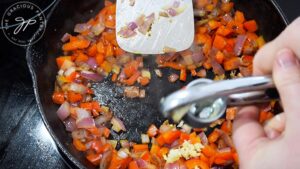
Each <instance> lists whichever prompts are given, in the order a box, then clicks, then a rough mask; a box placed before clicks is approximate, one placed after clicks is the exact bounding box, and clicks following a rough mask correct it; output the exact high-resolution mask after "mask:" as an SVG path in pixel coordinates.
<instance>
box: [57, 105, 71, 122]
mask: <svg viewBox="0 0 300 169" xmlns="http://www.w3.org/2000/svg"><path fill="white" fill-rule="evenodd" d="M56 113H57V116H58V118H59V119H60V120H61V121H64V120H65V119H66V118H67V117H68V116H69V115H70V104H69V103H68V102H64V103H63V104H62V105H61V106H60V107H59V108H58V110H57V112H56Z"/></svg>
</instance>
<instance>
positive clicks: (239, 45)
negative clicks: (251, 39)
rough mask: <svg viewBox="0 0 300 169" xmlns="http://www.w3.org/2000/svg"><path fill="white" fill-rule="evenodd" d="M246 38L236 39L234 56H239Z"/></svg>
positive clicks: (240, 36)
mask: <svg viewBox="0 0 300 169" xmlns="http://www.w3.org/2000/svg"><path fill="white" fill-rule="evenodd" d="M246 39H247V36H246V35H238V36H237V38H236V43H235V46H234V54H235V55H236V56H239V55H240V54H241V53H242V50H243V47H244V44H245V42H246Z"/></svg>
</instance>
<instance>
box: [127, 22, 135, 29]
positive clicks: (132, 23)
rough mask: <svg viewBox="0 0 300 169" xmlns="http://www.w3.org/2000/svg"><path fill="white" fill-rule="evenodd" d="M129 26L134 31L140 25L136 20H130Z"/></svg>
mask: <svg viewBox="0 0 300 169" xmlns="http://www.w3.org/2000/svg"><path fill="white" fill-rule="evenodd" d="M127 26H128V28H129V29H130V30H132V31H134V30H135V29H136V28H137V27H138V25H137V24H136V23H135V22H129V23H128V25H127Z"/></svg>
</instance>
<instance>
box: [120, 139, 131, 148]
mask: <svg viewBox="0 0 300 169" xmlns="http://www.w3.org/2000/svg"><path fill="white" fill-rule="evenodd" d="M120 144H121V147H123V148H129V147H130V144H129V141H128V140H120Z"/></svg>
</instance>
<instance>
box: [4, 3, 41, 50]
mask: <svg viewBox="0 0 300 169" xmlns="http://www.w3.org/2000/svg"><path fill="white" fill-rule="evenodd" d="M1 27H2V30H3V33H4V35H5V36H6V38H7V39H8V40H9V41H10V42H12V43H14V44H16V45H19V46H28V45H32V44H34V43H36V42H37V41H38V40H40V39H41V37H42V36H43V34H44V32H45V29H46V18H45V15H44V12H43V11H42V10H41V9H40V8H39V7H38V6H37V5H35V4H33V3H31V2H27V1H21V2H17V3H15V4H13V5H11V6H10V7H8V9H7V10H6V11H5V13H4V15H3V17H2V20H1Z"/></svg>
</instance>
